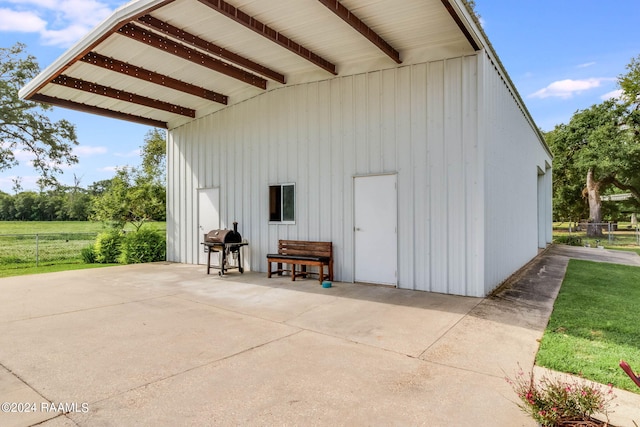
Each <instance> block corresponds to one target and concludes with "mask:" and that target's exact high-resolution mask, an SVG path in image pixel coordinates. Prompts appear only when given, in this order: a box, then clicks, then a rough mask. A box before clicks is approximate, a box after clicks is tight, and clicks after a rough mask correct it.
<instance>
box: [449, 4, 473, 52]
mask: <svg viewBox="0 0 640 427" xmlns="http://www.w3.org/2000/svg"><path fill="white" fill-rule="evenodd" d="M441 1H442V4H443V5H444V7H445V8H446V9H447V12H449V15H451V17H452V18H453V20H454V21H455V22H456V24H457V25H458V28H460V31H462V34H464V36H465V37H466V38H467V41H468V42H469V44H470V45H471V47H472V48H473V50H476V51H478V50H480V46H478V43H476V40H475V39H474V38H473V37H472V36H471V33H470V32H469V30H467V27H465V26H464V23H463V22H462V20H461V19H460V17H459V16H458V13H457V12H456V11H455V9H454V8H453V6H452V5H451V3H450V2H449V0H441Z"/></svg>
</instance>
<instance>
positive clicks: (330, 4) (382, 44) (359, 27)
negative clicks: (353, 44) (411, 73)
mask: <svg viewBox="0 0 640 427" xmlns="http://www.w3.org/2000/svg"><path fill="white" fill-rule="evenodd" d="M318 1H319V2H320V3H322V4H323V5H324V6H326V7H327V9H329V10H330V11H332V12H333V13H335V14H336V15H337V16H338V17H340V19H342V20H343V21H344V22H346V23H347V24H349V25H351V26H352V27H353V28H354V29H355V30H356V31H357V32H359V33H360V34H362V35H363V36H364V37H365V38H367V40H369V41H370V42H371V43H373V44H374V45H376V46H377V47H378V48H379V49H380V50H381V51H383V52H384V53H385V54H387V56H389V58H391V59H393V60H394V61H395V62H396V63H398V64H401V63H402V61H401V60H400V54H399V53H398V51H397V50H395V49H394V48H393V47H391V45H390V44H389V43H387V42H386V41H385V40H384V39H383V38H382V37H380V36H379V35H378V34H377V33H376V32H375V31H373V30H372V29H371V28H369V27H368V26H367V24H365V23H364V22H362V21H361V20H360V18H358V17H357V16H356V15H354V14H353V13H352V12H351V11H350V10H349V9H347V8H346V7H344V6H343V5H342V3H340V2H339V1H338V0H318Z"/></svg>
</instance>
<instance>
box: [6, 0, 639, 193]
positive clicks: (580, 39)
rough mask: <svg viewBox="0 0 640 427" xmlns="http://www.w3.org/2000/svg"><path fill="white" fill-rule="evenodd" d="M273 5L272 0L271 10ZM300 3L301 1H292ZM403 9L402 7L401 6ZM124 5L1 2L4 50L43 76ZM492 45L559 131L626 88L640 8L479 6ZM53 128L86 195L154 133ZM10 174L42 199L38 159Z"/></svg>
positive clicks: (627, 2)
mask: <svg viewBox="0 0 640 427" xmlns="http://www.w3.org/2000/svg"><path fill="white" fill-rule="evenodd" d="M265 1H268V0H265ZM292 1H295V0H292ZM396 1H401V0H396ZM125 3H126V1H118V0H0V46H2V47H9V46H12V45H13V44H14V43H16V42H18V41H20V42H23V43H25V44H26V45H27V51H28V53H30V54H32V55H34V56H35V57H36V58H37V59H38V62H39V64H40V67H41V68H45V67H46V66H48V65H49V64H51V62H53V61H54V60H55V59H56V58H57V57H58V56H60V55H61V54H62V53H63V52H64V51H65V50H66V49H67V48H68V47H70V46H71V45H72V44H73V43H75V42H76V41H77V40H78V39H79V38H81V37H82V36H84V35H85V34H86V33H87V32H88V31H89V30H90V29H91V28H92V27H93V26H95V25H97V24H98V23H99V22H100V21H101V20H103V19H104V18H106V17H107V16H108V15H109V14H110V13H111V12H112V11H113V10H114V9H115V8H117V7H119V6H121V5H123V4H125ZM476 9H477V11H478V13H479V14H480V16H481V21H482V23H483V27H484V30H485V32H486V33H487V35H488V37H489V40H490V41H491V43H492V44H493V46H494V48H495V50H496V52H497V53H498V56H499V57H500V59H501V60H502V63H503V64H504V66H505V68H506V69H507V72H508V73H509V75H510V77H511V79H512V80H513V82H514V83H515V85H516V88H517V89H518V91H519V93H520V95H521V96H522V98H523V99H524V101H525V104H526V105H527V108H528V109H529V111H530V112H531V115H532V116H533V118H534V120H535V121H536V123H537V125H538V126H539V127H540V128H542V129H543V130H545V131H546V130H551V129H553V127H554V126H555V125H556V124H560V123H566V122H568V121H569V119H570V118H571V116H572V115H573V113H574V112H575V111H577V110H580V109H584V108H588V107H590V106H591V105H593V104H597V103H599V102H601V101H602V100H603V99H606V98H607V97H610V96H612V94H614V93H615V91H616V90H617V89H618V87H617V85H616V78H617V76H619V75H620V74H622V73H624V72H625V66H626V65H627V64H628V63H629V61H630V60H631V58H633V57H637V56H638V55H640V25H639V24H638V22H640V2H639V1H638V0H614V1H612V0H476ZM50 116H51V118H52V119H55V120H57V119H60V118H65V119H67V120H69V121H71V122H72V123H74V124H75V125H76V127H77V131H78V139H79V142H80V144H79V146H78V147H76V149H75V152H76V154H77V155H78V157H79V159H80V162H79V164H77V165H74V166H73V167H70V168H66V169H65V172H64V174H63V175H62V176H61V177H60V178H59V179H60V181H61V182H63V183H65V184H72V183H73V176H74V174H75V175H76V176H77V177H78V178H80V185H81V186H83V187H87V186H88V185H90V184H91V183H93V182H95V181H99V180H102V179H108V178H111V177H112V176H113V171H114V170H115V168H116V167H121V166H125V165H130V166H137V165H138V164H139V162H140V159H139V149H140V146H141V145H142V143H143V140H144V136H145V134H146V132H147V131H148V130H150V128H148V127H146V126H142V125H137V124H132V123H128V122H124V121H119V120H114V119H108V118H102V117H99V116H93V115H90V114H85V113H80V112H75V111H71V110H65V109H62V108H56V109H55V110H54V112H53V113H52V114H51V115H50ZM18 154H19V155H18V157H19V158H20V159H22V162H21V163H22V164H21V166H20V167H16V168H13V169H10V170H8V171H3V172H0V190H2V191H5V192H12V190H11V188H12V179H13V178H14V177H16V176H20V177H21V178H22V186H23V188H24V189H35V188H36V187H35V181H36V179H37V176H36V174H35V171H34V170H33V169H31V168H30V167H29V157H28V155H26V154H21V153H18Z"/></svg>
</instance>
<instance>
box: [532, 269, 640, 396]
mask: <svg viewBox="0 0 640 427" xmlns="http://www.w3.org/2000/svg"><path fill="white" fill-rule="evenodd" d="M639 316H640V267H631V266H624V265H615V264H606V263H597V262H590V261H581V260H570V261H569V266H568V268H567V274H566V275H565V278H564V281H563V283H562V287H561V289H560V293H559V295H558V298H557V299H556V302H555V305H554V309H553V313H552V315H551V318H550V320H549V325H548V326H547V329H546V331H545V333H544V336H543V338H542V341H541V343H540V350H539V351H538V355H537V359H536V364H538V365H540V366H544V367H547V368H550V369H553V370H556V371H560V372H567V373H571V374H582V375H583V376H584V377H585V378H588V379H591V380H593V381H597V382H599V383H602V384H609V383H611V384H613V385H614V386H615V387H618V388H621V389H626V390H630V391H633V392H636V393H640V389H638V387H636V386H635V385H634V384H633V383H632V382H631V380H630V379H629V378H628V377H627V376H626V374H625V373H624V372H623V371H622V369H620V368H619V367H618V363H619V362H620V360H621V359H624V360H626V361H627V362H629V364H630V365H631V366H632V367H633V368H634V369H636V370H638V369H640V329H638V318H639Z"/></svg>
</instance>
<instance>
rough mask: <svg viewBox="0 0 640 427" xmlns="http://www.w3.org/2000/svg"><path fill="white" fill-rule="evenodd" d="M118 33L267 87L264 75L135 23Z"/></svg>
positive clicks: (243, 80)
mask: <svg viewBox="0 0 640 427" xmlns="http://www.w3.org/2000/svg"><path fill="white" fill-rule="evenodd" d="M118 33H119V34H122V35H123V36H127V37H129V38H132V39H134V40H136V41H139V42H141V43H144V44H146V45H149V46H152V47H155V48H156V49H160V50H162V51H165V52H167V53H171V54H173V55H176V56H178V57H180V58H182V59H186V60H187V61H191V62H193V63H196V64H198V65H202V66H203V67H207V68H209V69H210V70H213V71H216V72H218V73H222V74H225V75H227V76H229V77H233V78H235V79H238V80H240V81H242V82H244V83H248V84H250V85H253V86H255V87H257V88H260V89H266V88H267V81H266V80H265V79H263V78H262V77H259V76H256V75H255V74H252V73H250V72H248V71H245V70H243V69H240V68H237V67H234V66H233V65H231V64H229V63H227V62H224V61H220V60H219V59H216V58H213V57H211V56H209V55H206V54H204V53H201V52H199V51H196V50H193V49H190V48H188V47H186V46H184V45H182V44H180V43H178V42H176V41H173V40H171V39H168V38H166V37H163V36H160V35H158V34H156V33H153V32H151V31H147V30H145V29H143V28H140V27H138V26H136V25H135V24H131V23H129V24H127V25H124V26H123V27H121V28H120V29H118Z"/></svg>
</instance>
